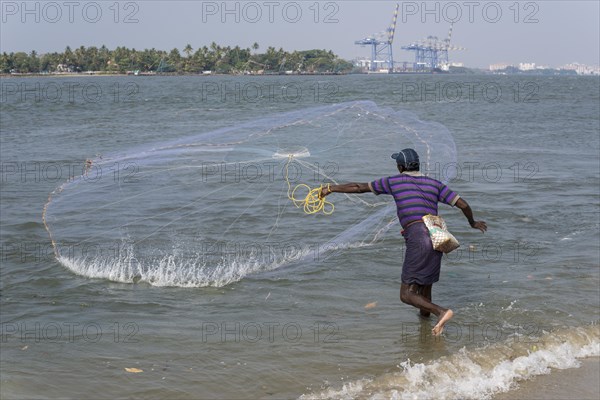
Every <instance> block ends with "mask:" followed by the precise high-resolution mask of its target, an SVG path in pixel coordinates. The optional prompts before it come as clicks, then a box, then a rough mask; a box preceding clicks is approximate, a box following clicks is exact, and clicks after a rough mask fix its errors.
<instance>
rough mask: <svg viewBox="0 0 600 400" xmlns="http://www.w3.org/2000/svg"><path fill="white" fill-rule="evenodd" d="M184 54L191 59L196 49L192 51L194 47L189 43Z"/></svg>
mask: <svg viewBox="0 0 600 400" xmlns="http://www.w3.org/2000/svg"><path fill="white" fill-rule="evenodd" d="M183 52H184V53H185V54H186V55H187V57H188V58H190V56H191V55H192V53H193V52H194V49H192V46H191V45H190V44H189V43H188V44H187V45H186V46H185V48H184V49H183Z"/></svg>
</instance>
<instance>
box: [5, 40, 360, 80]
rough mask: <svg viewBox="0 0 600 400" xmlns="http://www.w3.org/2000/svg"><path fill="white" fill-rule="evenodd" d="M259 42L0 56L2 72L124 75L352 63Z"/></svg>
mask: <svg viewBox="0 0 600 400" xmlns="http://www.w3.org/2000/svg"><path fill="white" fill-rule="evenodd" d="M258 50H259V45H258V44H257V43H254V45H253V46H252V47H251V48H245V49H242V48H240V47H239V46H235V47H230V46H226V47H222V46H219V45H217V44H216V43H215V42H213V43H212V44H211V45H210V46H208V47H207V46H203V47H200V48H197V49H194V48H193V47H192V46H191V45H190V44H188V45H186V46H185V47H184V48H183V54H182V53H181V52H180V51H179V50H178V49H177V48H175V49H173V50H171V51H170V52H167V51H164V50H156V49H154V48H153V49H145V50H141V51H140V50H136V49H128V48H126V47H117V48H116V49H114V50H109V49H108V48H106V46H104V45H103V46H102V47H100V48H98V47H95V46H90V47H84V46H81V47H79V48H77V49H75V50H72V49H71V48H70V47H69V46H67V48H66V49H65V51H64V52H62V53H57V52H55V53H46V54H43V55H38V53H37V52H36V51H32V52H31V53H29V54H27V53H25V52H17V53H10V54H7V53H6V52H4V53H2V55H0V71H1V72H2V73H52V72H64V71H68V72H87V71H98V72H105V73H127V72H128V71H140V72H157V73H174V74H197V73H202V72H203V71H212V72H214V73H221V74H243V73H256V72H258V71H261V70H262V71H264V72H265V73H279V72H283V71H293V72H294V73H345V72H349V71H350V70H352V64H351V63H350V62H348V61H345V60H342V59H340V58H339V57H338V56H336V55H335V54H334V53H333V52H332V51H327V50H305V51H293V52H287V51H284V50H283V49H281V48H280V49H279V50H276V49H275V48H274V47H269V48H267V50H266V52H263V53H258Z"/></svg>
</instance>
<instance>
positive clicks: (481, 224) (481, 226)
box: [471, 221, 487, 233]
mask: <svg viewBox="0 0 600 400" xmlns="http://www.w3.org/2000/svg"><path fill="white" fill-rule="evenodd" d="M471 228H473V229H479V230H480V231H481V232H483V233H485V231H487V225H486V223H485V221H473V223H472V224H471Z"/></svg>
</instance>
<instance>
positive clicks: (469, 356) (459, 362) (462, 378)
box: [300, 325, 600, 400]
mask: <svg viewBox="0 0 600 400" xmlns="http://www.w3.org/2000/svg"><path fill="white" fill-rule="evenodd" d="M599 355H600V327H599V326H598V325H591V326H586V327H577V328H562V329H560V330H556V331H553V332H545V333H544V334H543V335H542V336H541V337H540V338H539V339H530V340H528V341H527V342H526V343H525V342H519V341H515V340H514V338H511V339H509V340H508V341H506V342H503V343H496V344H493V345H488V346H486V347H485V348H480V349H466V348H462V349H461V350H460V351H458V352H457V353H455V354H453V355H450V356H446V357H441V358H439V359H437V360H434V361H431V362H429V363H413V362H411V361H410V360H407V361H405V362H403V363H401V364H400V365H398V367H399V368H400V369H401V370H402V371H401V372H394V373H387V374H383V375H381V376H378V377H376V378H372V379H367V378H365V379H359V380H355V381H352V382H348V383H346V384H344V385H343V386H342V387H341V388H339V387H338V388H335V387H331V388H328V389H326V390H324V391H321V392H317V393H309V394H304V395H302V396H301V397H300V399H302V400H313V399H372V400H379V399H436V400H437V399H440V400H441V399H490V398H492V396H493V395H495V394H497V393H500V392H506V391H509V390H512V389H515V388H517V387H518V382H519V381H522V380H527V379H530V378H531V377H533V376H536V375H543V374H548V373H550V372H551V369H552V368H556V369H566V368H577V367H579V366H580V362H579V359H580V358H584V357H591V356H599Z"/></svg>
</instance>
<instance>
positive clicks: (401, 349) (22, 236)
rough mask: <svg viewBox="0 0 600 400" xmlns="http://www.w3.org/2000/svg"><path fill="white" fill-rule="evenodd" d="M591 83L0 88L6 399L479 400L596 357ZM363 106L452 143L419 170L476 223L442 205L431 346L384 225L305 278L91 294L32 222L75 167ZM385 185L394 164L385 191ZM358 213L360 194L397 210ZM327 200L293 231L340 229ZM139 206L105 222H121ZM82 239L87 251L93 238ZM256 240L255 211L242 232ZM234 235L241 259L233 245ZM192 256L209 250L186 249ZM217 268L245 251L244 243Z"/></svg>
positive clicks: (342, 217)
mask: <svg viewBox="0 0 600 400" xmlns="http://www.w3.org/2000/svg"><path fill="white" fill-rule="evenodd" d="M599 87H600V81H599V79H598V78H597V77H536V76H492V75H386V76H367V75H349V76H327V77H323V76H321V77H318V76H265V77H255V76H253V77H216V76H214V77H85V78H77V77H64V78H54V77H50V78H27V79H3V80H2V90H3V92H2V102H1V103H0V107H1V109H0V110H1V112H2V118H1V125H0V128H1V135H0V141H1V142H0V143H1V147H0V155H1V159H2V179H1V182H0V185H1V186H0V188H1V202H0V211H1V222H2V223H1V227H0V235H1V241H2V254H1V262H2V268H1V270H0V273H1V275H0V276H1V285H0V289H1V297H0V300H1V315H0V318H1V321H0V322H1V327H2V329H1V335H2V336H1V345H2V352H1V356H0V357H1V372H2V381H1V385H0V390H1V394H2V397H6V398H32V397H47V398H59V397H60V398H63V397H84V396H85V397H93V398H114V397H144V398H194V399H195V398H227V399H231V398H293V397H303V398H444V397H446V398H474V399H475V398H483V397H491V396H493V394H494V393H497V392H499V391H506V390H509V389H511V388H514V387H515V385H516V384H517V383H518V380H519V379H526V378H528V377H531V376H533V375H536V374H540V373H547V372H548V371H550V368H568V367H573V366H576V365H577V363H578V361H577V360H578V358H581V357H586V356H589V355H598V354H599V353H600V348H599V346H600V345H599V340H600V333H599V330H598V325H597V323H598V304H599V300H600V297H599V296H600V294H599V285H600V278H599V267H600V247H599V244H598V243H600V240H599V239H600V238H599V236H600V235H599V227H600V220H599V214H598V212H599V199H598V189H599V183H598V182H599V177H600V161H599V156H598V154H599V151H600V144H599V142H600V136H599V134H598V133H599V132H600V120H599V119H600V116H599V115H600V100H599ZM356 100H370V101H373V102H375V103H376V104H377V105H379V106H380V107H389V108H392V109H394V110H400V109H404V110H408V111H411V112H413V113H414V114H416V115H417V116H418V117H419V118H420V119H421V120H424V121H433V122H437V123H440V124H443V125H444V126H445V127H447V128H448V129H449V131H450V132H451V133H452V135H453V136H454V141H455V143H456V148H457V161H456V164H455V165H440V166H439V167H434V168H440V170H439V171H435V170H434V171H428V172H429V173H431V174H438V175H440V176H441V175H443V174H444V173H445V172H446V173H447V172H448V169H450V168H451V169H454V172H455V173H456V178H454V179H453V180H452V181H451V182H450V187H451V188H452V189H453V190H455V191H456V192H458V193H459V194H460V195H461V196H462V197H463V198H464V199H465V200H467V201H468V202H469V204H470V205H471V206H472V208H473V210H474V212H475V216H476V219H481V220H485V221H486V222H487V224H488V227H489V230H488V232H487V233H486V234H481V233H480V232H478V231H475V230H473V229H471V228H469V226H468V224H467V223H466V220H465V219H464V217H463V216H462V215H461V213H460V211H459V210H455V209H452V208H450V207H447V206H440V213H441V214H442V215H443V216H444V217H445V219H446V220H447V223H448V225H449V227H450V229H451V231H452V232H453V233H454V234H455V236H456V237H457V238H458V239H459V241H460V242H461V247H460V248H459V249H458V250H457V251H455V252H453V253H451V254H449V255H447V256H444V259H443V262H442V273H441V278H440V282H438V283H437V284H435V285H434V288H433V300H434V302H437V303H438V304H440V305H443V306H445V307H450V308H452V309H453V310H454V312H455V317H454V319H453V320H452V321H451V323H449V324H448V325H447V329H446V332H445V334H444V335H443V336H442V337H440V338H435V337H432V336H431V335H430V330H431V327H432V326H433V324H434V322H435V319H434V318H432V320H431V321H429V320H423V319H420V318H419V317H418V316H417V312H416V310H415V309H413V308H411V307H410V306H407V305H404V304H402V303H401V302H400V300H399V283H400V272H401V266H402V261H403V251H404V246H403V239H402V238H401V236H400V233H399V231H400V227H399V225H398V224H397V222H394V221H393V218H392V219H390V220H389V221H388V223H389V224H390V225H389V229H388V232H387V234H386V235H385V236H383V237H380V238H378V240H375V241H372V242H371V241H369V243H362V244H360V245H356V243H350V244H348V245H347V246H344V245H342V246H338V247H336V248H334V249H331V251H327V252H323V253H322V252H321V251H320V250H319V251H316V250H315V248H313V249H312V251H313V252H312V253H310V254H308V256H306V257H302V259H301V260H300V261H299V262H295V263H291V264H290V265H283V266H281V267H278V268H274V269H270V270H269V271H261V269H260V268H256V269H252V268H249V269H248V271H247V272H248V273H247V274H244V273H242V274H239V275H236V276H235V277H233V278H232V279H226V280H224V281H220V282H219V281H215V280H213V281H210V282H209V285H208V286H206V285H201V284H198V285H192V286H189V285H188V286H187V287H183V286H186V285H183V284H182V285H179V286H176V285H175V286H174V285H172V284H166V285H165V284H161V282H167V283H172V282H178V281H177V280H174V279H172V278H173V276H179V275H177V274H182V273H184V272H185V271H183V272H182V265H180V264H169V260H165V263H166V264H165V266H164V268H161V269H160V271H162V272H161V274H162V275H161V276H159V277H157V279H156V280H154V281H150V282H149V281H145V280H143V279H142V280H140V279H139V277H136V276H135V274H133V275H131V276H125V277H124V276H111V275H110V274H106V276H101V277H97V276H95V275H93V274H90V273H87V272H86V271H88V272H89V271H98V268H102V266H98V265H95V266H89V265H88V266H83V267H84V268H83V269H82V266H75V265H70V264H69V262H68V260H62V261H63V262H60V260H57V258H56V257H55V254H54V250H53V247H52V242H51V239H50V237H49V235H48V232H47V231H46V230H45V227H44V223H43V220H42V212H43V209H44V205H45V204H46V203H47V201H48V195H49V194H50V193H51V192H53V191H54V190H55V189H56V188H58V187H60V186H61V185H62V184H64V183H65V182H66V181H69V180H71V179H74V178H73V177H75V176H78V175H81V173H82V172H84V171H85V162H86V160H87V159H94V160H95V159H98V158H99V157H103V155H105V154H119V153H121V154H123V153H127V151H128V150H129V149H132V148H141V147H143V146H145V145H147V144H149V143H160V142H167V141H168V142H172V141H177V140H185V138H187V137H190V136H193V135H197V134H199V133H203V132H211V131H215V130H218V129H221V128H227V127H230V126H233V125H236V124H240V123H245V122H251V121H254V120H256V119H258V118H261V117H264V116H270V115H278V114H280V113H283V112H290V111H297V110H302V109H305V108H310V107H318V106H325V105H330V104H337V103H342V102H348V101H356ZM378 128H381V126H379V127H378V125H377V124H376V123H374V124H373V126H371V127H370V131H365V132H364V135H365V137H368V135H369V134H371V135H376V134H378V133H379V132H380V131H379V130H378ZM339 129H344V127H339ZM334 133H335V132H334ZM334 133H332V132H321V131H319V129H318V126H316V127H315V135H331V134H334ZM365 146H369V143H368V142H367V143H366V144H365ZM397 146H398V145H397V144H395V143H390V144H389V146H387V147H386V148H385V149H382V153H383V154H386V157H389V155H387V153H390V154H391V153H392V152H396V151H398V150H399V149H398V148H397ZM365 148H366V147H365ZM309 151H311V149H309ZM347 157H349V158H350V159H353V160H356V166H355V167H354V168H351V167H348V168H344V169H343V170H339V171H336V176H335V178H336V180H337V181H340V182H344V181H355V180H361V181H365V180H368V179H375V178H378V177H380V175H382V172H380V171H379V170H378V171H377V175H375V173H374V172H370V171H369V167H368V165H369V160H364V159H362V158H361V151H360V149H359V150H358V151H356V149H355V150H354V151H352V152H351V153H349V154H348V155H347ZM326 161H327V160H323V162H326ZM444 168H446V171H445V172H444V171H442V169H444ZM143 173H144V171H143V168H141V167H140V166H139V165H138V169H137V170H136V164H135V162H133V163H132V164H128V165H120V164H119V165H113V168H112V169H108V170H106V169H105V170H103V175H102V179H112V180H113V181H116V182H122V183H123V184H126V182H127V181H126V180H124V179H125V178H128V177H130V178H136V177H137V176H142V175H141V174H143ZM394 173H395V166H394V164H393V160H391V159H390V165H389V171H385V174H388V175H392V174H394ZM194 179H198V182H197V184H198V185H201V179H199V177H194V176H190V182H189V184H194ZM241 183H242V184H243V183H244V182H241ZM281 185H282V187H283V185H285V182H283V181H282V182H281ZM145 189H146V190H151V189H152V188H151V187H147V188H145ZM175 195H177V196H184V195H185V193H175ZM106 196H109V197H110V196H115V193H114V192H110V191H108V192H107V193H106ZM369 196H373V195H371V194H364V195H362V197H360V198H361V199H364V200H368V201H371V202H376V201H377V202H379V201H388V202H389V201H391V199H385V198H377V199H373V198H369ZM373 197H374V196H373ZM328 199H331V200H332V201H333V202H334V203H335V202H336V200H337V202H338V203H342V204H341V205H340V209H336V211H335V212H334V214H333V215H331V216H324V215H320V216H307V219H306V225H303V226H301V227H300V226H299V227H298V231H299V232H302V235H303V239H304V238H305V235H310V229H311V226H317V224H316V222H312V221H318V220H315V219H313V218H320V219H321V220H320V223H322V222H323V220H326V222H327V223H326V225H330V226H331V227H332V228H331V229H332V230H334V229H335V228H334V227H335V225H336V223H337V224H344V223H347V222H348V221H349V220H354V219H357V218H359V217H360V216H356V215H348V214H344V212H343V211H344V207H343V201H344V200H343V199H342V198H341V197H336V195H332V197H331V198H328ZM182 200H183V199H174V201H175V202H177V201H182ZM282 201H288V200H287V199H285V197H284V198H283V200H282ZM357 201H358V200H357ZM143 202H144V197H143V196H141V197H138V198H136V199H130V200H129V201H128V202H127V203H126V204H120V205H119V207H127V209H128V210H131V213H132V215H135V213H136V210H139V209H140V208H141V206H142V205H143V204H142V203H143ZM90 207H91V208H93V205H90ZM267 207H268V204H267ZM279 207H281V203H273V204H272V212H271V213H267V215H268V218H269V219H268V224H269V225H268V226H271V225H272V223H273V221H272V215H277V213H278V211H277V210H279ZM381 207H385V206H381ZM187 211H189V210H187ZM191 211H193V210H191ZM210 211H211V212H212V213H214V215H215V216H216V217H217V218H218V215H219V214H220V213H227V212H231V210H228V209H227V208H226V207H223V208H222V209H218V208H217V209H214V210H210ZM90 212H91V213H93V212H94V210H93V209H91V210H90ZM298 212H301V210H298ZM110 215H111V213H110V212H106V213H104V214H102V218H110ZM102 218H100V219H99V220H102ZM175 218H177V217H175V216H173V215H169V214H167V216H166V217H165V220H164V223H165V224H168V223H170V222H171V220H173V219H175ZM266 218H267V216H265V222H264V223H265V224H266V223H267V222H266V221H267V219H266ZM178 224H179V223H178ZM181 224H183V226H185V225H184V224H185V219H184V220H182V221H181ZM178 226H181V225H178ZM319 226H320V225H319ZM77 229H78V231H77V236H78V237H80V238H81V240H82V241H84V240H86V238H88V237H91V236H93V235H94V233H95V232H97V231H99V230H102V229H103V226H102V225H101V224H98V226H79V227H77ZM264 229H265V226H261V218H260V216H258V217H257V218H256V232H261V230H264ZM324 229H327V228H324ZM190 232H193V230H190ZM168 234H169V233H168V232H166V233H165V235H168ZM124 235H125V233H124V232H123V231H119V232H115V233H114V239H115V241H119V240H121V239H122V238H123V237H124ZM228 239H229V243H230V244H231V243H233V244H235V230H233V231H232V232H231V235H230V236H229V238H228ZM195 240H196V241H195ZM193 243H196V244H197V245H198V246H201V245H202V243H201V240H197V238H194V237H186V238H185V240H182V246H186V248H189V246H191V244H193ZM200 249H201V248H200ZM108 250H110V251H116V250H121V249H117V248H110V249H102V251H108ZM212 250H214V249H212ZM73 251H74V252H77V251H84V250H83V249H82V248H75V249H73ZM85 251H91V250H90V249H89V248H86V249H85ZM94 251H97V249H94ZM275 251H285V250H284V249H277V248H276V249H275ZM226 252H229V253H233V254H236V255H238V256H239V255H242V256H244V255H248V254H249V253H248V251H247V249H245V248H243V244H242V245H241V246H240V245H239V244H238V247H236V246H235V245H231V247H229V248H227V249H226ZM236 260H237V261H238V262H239V261H240V259H239V257H238V258H237V259H236ZM128 262H130V263H131V265H132V266H133V265H134V263H135V262H136V261H135V260H131V259H130V260H128ZM85 268H88V270H86V269H85ZM107 268H108V266H107ZM132 268H133V267H132ZM161 279H162V281H161ZM184 281H185V280H184ZM367 304H369V306H368V307H365V306H366V305H367ZM125 368H135V370H130V371H138V372H128V371H126V370H125ZM139 371H141V372H139Z"/></svg>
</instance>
